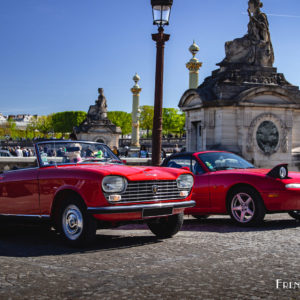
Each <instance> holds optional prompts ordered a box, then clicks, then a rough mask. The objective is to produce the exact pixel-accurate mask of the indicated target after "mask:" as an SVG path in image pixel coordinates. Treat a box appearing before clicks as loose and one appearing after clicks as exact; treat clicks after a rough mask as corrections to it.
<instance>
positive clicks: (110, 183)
mask: <svg viewBox="0 0 300 300" xmlns="http://www.w3.org/2000/svg"><path fill="white" fill-rule="evenodd" d="M126 187H127V180H126V179H125V178H124V177H121V176H106V177H104V178H103V180H102V189H103V191H104V192H105V193H121V192H123V191H125V189H126Z"/></svg>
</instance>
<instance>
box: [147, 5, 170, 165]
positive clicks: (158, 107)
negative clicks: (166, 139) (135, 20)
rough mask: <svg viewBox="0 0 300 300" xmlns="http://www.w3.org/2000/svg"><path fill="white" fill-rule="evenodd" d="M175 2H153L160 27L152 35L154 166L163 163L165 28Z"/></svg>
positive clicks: (156, 21)
mask: <svg viewBox="0 0 300 300" xmlns="http://www.w3.org/2000/svg"><path fill="white" fill-rule="evenodd" d="M172 4H173V0H151V5H152V11H153V25H157V26H158V33H156V34H152V39H153V40H154V41H155V42H156V48H157V52H156V74H155V99H154V118H153V132H152V165H153V166H159V165H160V162H161V137H162V106H163V70H164V49H165V42H167V41H168V40H169V38H170V35H169V34H164V28H163V27H164V26H165V25H169V18H170V13H171V7H172Z"/></svg>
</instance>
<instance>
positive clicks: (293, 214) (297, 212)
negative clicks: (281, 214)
mask: <svg viewBox="0 0 300 300" xmlns="http://www.w3.org/2000/svg"><path fill="white" fill-rule="evenodd" d="M288 214H289V215H290V216H291V217H292V218H294V219H295V220H300V210H293V211H289V212H288Z"/></svg>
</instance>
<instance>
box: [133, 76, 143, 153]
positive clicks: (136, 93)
mask: <svg viewBox="0 0 300 300" xmlns="http://www.w3.org/2000/svg"><path fill="white" fill-rule="evenodd" d="M132 79H133V81H134V82H135V85H134V86H133V87H132V89H131V92H132V113H131V117H132V131H131V147H133V148H139V147H140V135H139V131H140V122H139V116H140V110H139V106H140V92H141V90H142V89H141V88H140V87H139V85H138V82H139V81H140V79H141V78H140V76H139V75H138V74H137V73H136V74H135V75H134V77H133V78H132Z"/></svg>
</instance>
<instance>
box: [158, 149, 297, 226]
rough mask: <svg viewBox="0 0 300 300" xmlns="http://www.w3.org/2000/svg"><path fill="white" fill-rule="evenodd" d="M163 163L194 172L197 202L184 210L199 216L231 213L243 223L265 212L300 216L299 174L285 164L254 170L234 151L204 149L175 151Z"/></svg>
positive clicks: (255, 221)
mask: <svg viewBox="0 0 300 300" xmlns="http://www.w3.org/2000/svg"><path fill="white" fill-rule="evenodd" d="M162 166H165V167H173V168H181V169H188V170H191V171H192V172H193V173H194V177H195V178H194V180H195V183H194V189H193V194H192V199H194V200H195V201H196V205H195V206H194V207H192V208H188V209H186V210H185V213H186V214H190V215H193V216H194V217H196V218H198V219H201V218H206V217H207V216H208V215H210V214H230V216H231V218H232V219H233V220H234V221H235V222H237V223H238V224H240V225H244V226H247V225H255V224H259V223H260V222H262V221H263V219H264V216H265V214H266V213H277V212H288V213H289V214H290V216H292V217H293V218H295V219H298V220H299V219H300V173H297V172H290V173H288V169H287V165H278V166H276V167H275V168H273V169H272V170H267V169H257V168H255V167H254V166H253V165H252V164H250V163H249V162H247V161H245V160H244V159H242V158H241V157H239V156H237V155H235V154H233V153H229V152H224V151H204V152H197V153H177V154H174V155H172V156H170V157H168V158H166V159H165V160H164V162H163V164H162Z"/></svg>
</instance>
